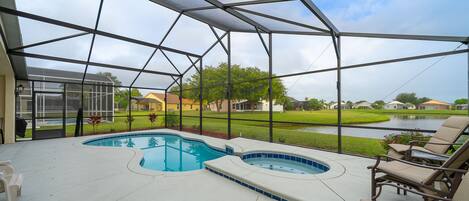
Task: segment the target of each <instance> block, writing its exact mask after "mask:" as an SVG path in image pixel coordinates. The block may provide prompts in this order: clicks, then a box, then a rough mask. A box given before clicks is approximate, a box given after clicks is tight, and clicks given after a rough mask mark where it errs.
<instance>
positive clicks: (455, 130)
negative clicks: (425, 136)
mask: <svg viewBox="0 0 469 201" xmlns="http://www.w3.org/2000/svg"><path fill="white" fill-rule="evenodd" d="M468 126H469V117H467V116H451V117H449V118H448V119H447V120H446V121H445V122H444V123H443V125H441V127H440V128H439V129H438V130H437V131H436V133H435V134H434V135H433V136H432V138H431V139H430V142H433V143H454V142H456V140H457V139H458V138H459V136H461V134H462V133H463V132H464V130H466V128H467V127H468ZM450 147H451V145H436V144H426V145H425V149H427V150H430V151H432V152H434V153H438V154H445V153H446V152H447V151H448V149H449V148H450Z"/></svg>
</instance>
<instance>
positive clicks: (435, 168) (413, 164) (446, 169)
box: [381, 155, 467, 174]
mask: <svg viewBox="0 0 469 201" xmlns="http://www.w3.org/2000/svg"><path fill="white" fill-rule="evenodd" d="M381 157H384V158H388V159H392V160H395V161H399V162H401V163H405V164H408V165H412V166H417V167H421V168H426V169H431V170H441V171H448V172H457V173H463V174H464V173H466V172H467V170H460V169H453V168H442V167H435V166H428V165H423V164H419V163H414V162H410V161H406V160H402V159H398V158H393V157H390V156H386V155H381Z"/></svg>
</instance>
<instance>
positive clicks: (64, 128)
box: [62, 83, 67, 137]
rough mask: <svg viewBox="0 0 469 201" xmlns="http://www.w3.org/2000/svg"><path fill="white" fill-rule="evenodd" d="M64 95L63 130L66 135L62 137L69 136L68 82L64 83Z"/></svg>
mask: <svg viewBox="0 0 469 201" xmlns="http://www.w3.org/2000/svg"><path fill="white" fill-rule="evenodd" d="M63 93H64V95H63V104H64V107H63V110H62V115H63V117H62V128H63V132H64V136H62V137H66V136H67V124H66V122H67V83H64V91H63Z"/></svg>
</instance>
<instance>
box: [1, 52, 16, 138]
mask: <svg viewBox="0 0 469 201" xmlns="http://www.w3.org/2000/svg"><path fill="white" fill-rule="evenodd" d="M4 44H5V43H4ZM19 96H20V94H19V91H18V80H17V79H15V117H17V116H18V111H21V106H20V103H19V101H20V100H21V99H19ZM0 123H3V122H0ZM15 126H16V123H15ZM0 128H1V129H5V128H3V127H1V125H0ZM0 135H2V133H0ZM1 137H2V142H1V143H0V144H5V136H1ZM16 138H17V136H16V135H15V142H16V141H17V140H16Z"/></svg>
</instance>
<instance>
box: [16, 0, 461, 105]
mask: <svg viewBox="0 0 469 201" xmlns="http://www.w3.org/2000/svg"><path fill="white" fill-rule="evenodd" d="M224 1H225V2H232V1H233V0H224ZM313 2H314V3H315V4H316V5H317V6H318V7H319V8H320V9H321V10H322V11H323V12H324V14H325V15H326V16H327V17H328V18H329V19H330V20H331V21H332V22H333V23H334V24H335V25H336V27H337V28H338V29H339V30H340V31H347V32H372V33H397V34H424V35H454V36H469V26H468V22H467V19H469V12H467V11H468V10H469V1H466V0H452V1H441V0H413V1H407V0H336V1H331V0H313ZM98 6H99V1H98V0H69V1H62V0H17V9H18V10H22V11H27V12H31V13H34V14H39V15H43V16H46V17H50V18H54V19H59V20H63V21H66V22H71V23H75V24H79V25H82V26H86V27H90V28H93V27H94V24H95V20H96V15H97V10H98ZM243 8H245V9H250V10H254V11H258V12H265V13H269V14H270V15H276V16H279V17H283V18H287V19H290V20H294V21H298V22H302V23H306V24H310V25H313V26H318V27H323V28H324V27H325V26H324V25H322V24H321V22H320V21H319V20H318V19H316V18H315V17H314V16H313V15H312V14H311V13H310V12H308V10H307V9H306V8H305V7H303V6H302V5H301V3H299V2H283V3H276V4H270V5H256V6H243ZM285 11H288V12H285ZM177 16H178V14H177V13H175V12H173V11H171V10H168V9H166V8H164V7H161V6H159V5H157V4H154V3H152V2H150V1H147V0H104V5H103V12H102V15H101V19H100V22H99V26H98V29H99V30H102V31H107V32H111V33H115V34H119V35H123V36H127V37H132V38H136V39H139V40H143V41H147V42H151V43H155V44H159V43H160V41H161V39H162V37H163V35H164V34H165V32H166V31H167V30H168V29H169V27H170V26H171V24H172V22H173V21H174V20H175V19H176V17H177ZM251 17H252V16H251ZM256 20H258V21H259V22H260V23H265V24H267V23H268V24H270V26H272V27H273V28H283V29H288V30H304V29H303V28H299V27H294V26H290V25H285V24H283V23H273V22H271V21H269V20H267V19H263V18H256ZM20 27H21V31H22V37H23V43H24V44H25V45H26V44H31V43H34V42H39V41H43V40H47V39H52V38H57V37H61V36H66V35H70V34H75V33H78V32H77V31H74V30H70V29H67V28H61V27H57V26H53V25H48V24H45V23H40V22H35V21H33V20H27V19H22V18H20ZM218 33H221V31H220V30H218ZM264 37H265V36H264ZM215 41H216V38H215V37H214V35H213V34H212V32H211V30H210V29H209V27H208V26H207V25H205V24H203V23H200V22H198V21H196V20H194V19H191V18H189V17H187V16H184V15H183V16H182V17H181V18H180V19H179V21H178V22H177V24H176V25H175V27H174V29H173V30H172V31H171V34H170V35H169V37H168V38H167V39H166V40H165V41H164V42H163V45H164V46H167V47H173V48H177V49H181V50H185V51H189V52H194V53H197V54H202V53H203V52H204V51H205V50H206V49H207V48H208V47H209V46H210V45H211V44H212V43H214V42H215ZM341 42H342V60H341V63H342V65H351V64H359V63H365V62H372V61H378V60H383V59H392V58H398V57H406V56H413V55H419V54H428V53H435V52H440V51H450V50H454V49H456V48H457V47H458V46H460V44H458V43H451V42H428V41H411V40H391V39H366V38H352V37H342V41H341ZM90 43H91V35H86V36H81V37H78V38H74V39H69V40H65V41H61V42H57V43H52V44H47V45H43V46H37V47H33V48H30V49H27V50H26V51H27V52H30V53H38V54H46V55H52V56H60V57H67V58H73V59H79V60H86V59H87V55H88V50H89V46H90ZM231 44H232V63H233V64H239V65H241V66H242V67H248V66H256V67H258V68H260V69H262V70H267V69H268V57H267V55H266V52H265V50H264V48H263V46H262V43H261V41H260V40H259V37H258V36H257V35H256V34H247V33H232V38H231ZM272 45H273V73H274V74H275V75H284V74H290V73H296V72H301V71H306V70H316V69H323V68H331V67H335V66H336V60H335V54H334V50H333V45H332V42H331V37H322V36H293V35H280V34H274V36H273V44H272ZM459 48H467V46H466V45H463V46H460V47H459ZM152 52H153V49H152V48H149V47H145V46H140V45H135V44H131V43H127V42H123V41H118V40H115V39H110V38H106V37H102V36H97V37H96V41H95V44H94V48H93V53H92V56H91V61H95V62H101V63H109V64H117V65H124V66H130V67H135V68H141V67H142V66H144V64H145V62H146V60H147V59H148V58H149V57H150V54H151V53H152ZM165 53H167V54H168V56H169V57H170V58H171V60H172V61H174V63H175V65H176V66H178V68H179V70H180V71H183V70H185V69H187V67H189V66H190V62H189V61H188V59H187V58H186V57H185V56H183V55H178V54H173V53H169V52H165ZM226 60H227V56H226V54H225V52H224V51H223V49H222V48H221V46H219V45H217V46H216V47H215V48H214V49H213V50H212V51H211V52H209V53H208V54H207V55H206V56H205V57H204V58H203V63H204V65H209V66H216V65H218V64H219V63H221V62H226ZM27 63H28V65H29V66H34V67H42V68H54V69H67V70H70V71H74V72H81V73H82V72H83V70H84V65H77V64H69V63H60V62H51V61H44V60H38V59H27ZM467 68H468V56H467V54H461V55H454V56H447V57H444V58H441V57H440V58H431V59H424V60H416V61H409V62H402V63H395V64H386V65H379V66H370V67H366V68H360V69H353V70H343V71H342V99H343V100H351V101H359V100H368V101H370V102H372V101H375V100H385V101H391V100H392V99H393V98H394V97H395V96H396V95H397V94H398V93H402V92H415V93H417V96H420V97H422V96H426V97H430V98H433V99H438V100H442V101H446V102H453V101H454V100H455V99H457V98H461V97H467V93H468V92H467V91H468V87H467V74H468V73H467ZM146 69H147V70H155V71H165V72H171V73H177V71H176V70H175V69H174V68H173V67H172V66H171V65H170V64H169V63H168V62H167V61H166V60H165V59H164V56H163V55H162V54H161V52H157V54H156V55H155V56H154V57H153V58H152V59H151V60H150V62H149V65H148V66H147V68H146ZM102 71H107V72H111V73H113V74H114V75H116V76H117V77H118V78H119V79H120V80H121V81H122V82H123V85H129V84H130V83H132V81H133V80H134V79H135V77H136V75H137V73H136V72H123V71H119V70H111V69H105V68H101V67H96V66H90V67H89V68H88V72H90V73H97V72H102ZM193 73H196V71H195V70H194V69H192V70H191V71H190V72H189V73H188V75H189V76H190V75H191V74H193ZM336 76H337V75H336V72H326V73H318V74H312V75H304V76H297V77H288V78H283V79H282V81H283V83H284V85H285V86H286V87H287V93H288V95H289V96H291V97H294V98H296V99H298V100H303V99H305V98H306V97H308V98H318V99H324V100H327V101H333V100H336V99H337V91H336ZM171 82H172V79H171V78H169V77H166V76H158V75H151V74H142V75H141V76H140V77H139V79H137V80H136V82H135V86H137V87H138V86H140V87H156V88H165V87H166V86H168V84H170V83H171ZM145 92H147V91H144V93H145Z"/></svg>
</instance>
